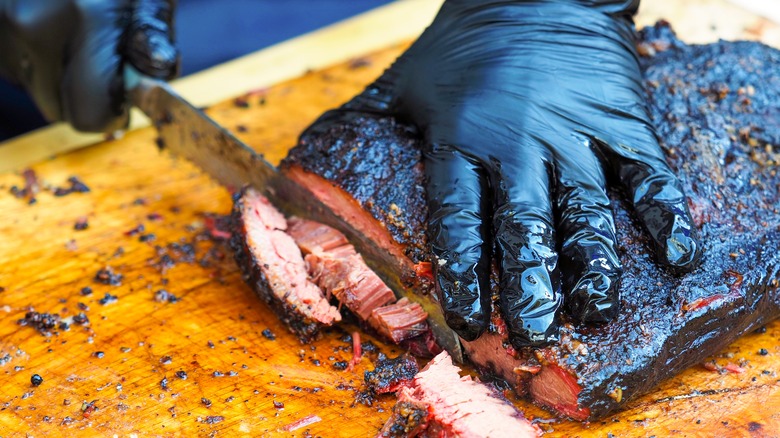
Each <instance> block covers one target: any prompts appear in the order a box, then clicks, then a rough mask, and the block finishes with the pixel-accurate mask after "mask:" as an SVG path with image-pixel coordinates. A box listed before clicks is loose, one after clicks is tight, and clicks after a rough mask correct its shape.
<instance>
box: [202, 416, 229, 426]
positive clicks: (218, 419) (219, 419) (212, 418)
mask: <svg viewBox="0 0 780 438" xmlns="http://www.w3.org/2000/svg"><path fill="white" fill-rule="evenodd" d="M223 421H225V417H223V416H222V415H209V416H208V417H206V418H204V419H203V423H206V424H217V423H221V422H223Z"/></svg>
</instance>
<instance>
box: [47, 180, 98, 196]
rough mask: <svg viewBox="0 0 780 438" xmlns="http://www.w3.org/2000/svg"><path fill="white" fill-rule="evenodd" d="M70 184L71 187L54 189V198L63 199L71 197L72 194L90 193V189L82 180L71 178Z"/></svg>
mask: <svg viewBox="0 0 780 438" xmlns="http://www.w3.org/2000/svg"><path fill="white" fill-rule="evenodd" d="M68 184H70V186H69V187H57V188H55V189H54V196H56V197H62V196H67V195H70V194H71V193H88V192H90V188H89V187H88V186H87V185H86V184H84V182H83V181H82V180H80V179H79V178H78V177H76V176H71V177H70V178H68Z"/></svg>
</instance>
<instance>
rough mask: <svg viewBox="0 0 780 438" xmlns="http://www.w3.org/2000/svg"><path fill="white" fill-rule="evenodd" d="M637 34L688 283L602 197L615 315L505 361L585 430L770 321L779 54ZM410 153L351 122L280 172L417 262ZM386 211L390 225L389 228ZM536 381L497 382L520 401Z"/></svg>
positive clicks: (395, 136)
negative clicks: (613, 247)
mask: <svg viewBox="0 0 780 438" xmlns="http://www.w3.org/2000/svg"><path fill="white" fill-rule="evenodd" d="M640 36H641V40H640V41H639V48H640V53H642V54H644V56H643V57H642V58H641V64H642V69H643V71H644V76H645V80H644V84H645V88H646V91H647V96H648V103H649V109H650V112H651V115H652V117H653V121H654V123H655V125H656V127H657V130H658V134H659V137H660V140H661V144H662V146H663V148H664V149H665V151H666V153H667V157H668V161H669V163H670V164H671V166H672V168H673V169H674V170H675V171H676V172H677V174H678V175H679V177H680V179H681V181H682V183H683V185H684V187H685V189H686V192H687V194H688V195H689V197H690V208H691V212H692V214H693V216H694V220H695V222H696V224H697V226H698V227H699V231H700V236H701V239H702V241H703V242H704V247H705V251H704V252H705V255H704V260H703V262H702V264H701V266H700V267H699V268H697V269H696V270H695V271H694V272H692V273H690V274H688V275H684V276H675V275H672V274H671V273H669V272H667V271H666V270H664V269H663V268H661V267H660V266H658V265H657V264H656V263H655V262H654V260H653V259H652V256H651V253H652V250H651V247H650V245H649V242H648V241H647V238H646V237H645V236H644V235H643V234H642V232H641V231H640V230H641V229H640V227H639V224H638V223H637V222H636V220H635V218H634V217H633V214H632V212H631V208H630V206H628V204H627V203H626V202H625V201H624V200H623V199H624V198H625V196H624V195H622V194H620V193H618V192H612V193H611V194H610V196H611V198H612V200H613V201H612V208H613V211H614V214H615V219H616V226H617V230H618V238H619V250H620V257H621V261H622V262H623V269H624V276H623V281H622V285H621V296H622V302H621V307H622V310H621V312H620V316H619V317H618V318H617V320H615V321H613V322H611V323H609V324H607V325H603V326H600V327H575V326H573V325H571V324H567V325H566V327H565V328H564V333H563V336H562V337H563V340H562V341H561V342H560V343H559V344H558V345H556V346H553V347H549V348H545V349H541V350H531V349H528V350H524V351H520V352H513V351H512V350H511V349H509V351H508V353H507V354H512V355H514V356H515V360H516V361H517V363H518V364H520V365H527V366H528V367H529V368H534V367H536V366H538V365H541V366H548V365H557V366H560V367H561V368H562V369H564V370H567V371H568V372H570V373H571V374H572V375H573V376H575V377H576V379H577V383H578V384H579V386H580V387H581V388H582V390H581V392H580V393H579V406H580V407H583V408H586V409H588V410H589V416H588V417H587V419H589V420H594V419H597V418H599V417H603V416H604V415H606V414H608V413H610V412H612V411H614V410H616V409H618V408H619V407H620V406H622V405H623V404H625V403H626V402H627V401H629V400H631V399H632V398H634V397H636V396H638V395H640V394H642V393H645V392H647V391H648V390H650V389H651V388H652V387H654V386H655V385H656V384H658V383H659V382H660V381H661V380H663V379H665V378H667V377H669V376H671V375H673V374H675V373H678V372H680V371H681V370H683V369H684V368H686V367H689V366H691V365H693V364H695V363H697V362H699V361H701V360H702V359H704V358H705V357H706V356H708V355H710V354H712V353H714V352H716V351H718V350H719V349H721V348H723V347H724V346H725V345H727V344H729V343H730V342H732V341H733V340H735V339H736V338H737V337H739V336H740V335H742V334H744V333H746V332H749V331H751V330H754V329H756V328H759V327H760V326H762V325H764V324H766V323H767V322H769V321H771V320H773V319H775V318H777V317H778V316H780V292H778V281H779V280H780V251H779V250H778V249H780V210H778V209H779V208H780V177H778V174H777V172H778V170H780V166H779V165H778V163H779V162H780V52H778V51H777V50H774V49H772V48H769V47H767V46H765V45H762V44H759V43H751V42H734V43H729V42H719V43H716V44H710V45H704V46H687V45H685V44H683V43H682V42H680V41H679V40H677V39H676V37H675V36H674V35H673V33H672V32H671V30H670V29H669V28H668V26H667V25H665V24H661V25H657V26H655V27H653V28H648V29H645V30H644V31H643V32H642V33H641V35H640ZM418 147H419V139H418V137H417V136H416V134H415V132H414V131H413V130H411V129H405V128H404V127H403V126H402V125H401V124H400V123H397V122H395V121H392V120H389V119H371V118H362V119H356V120H353V121H351V122H348V123H345V125H343V126H340V127H335V128H333V129H331V130H330V131H328V132H327V133H325V134H323V135H321V136H319V137H317V138H303V139H302V142H301V144H300V145H299V146H297V147H296V148H295V149H293V150H292V151H291V153H290V156H289V157H288V158H287V159H286V160H285V164H286V165H300V166H302V167H303V168H304V169H306V170H307V171H310V172H314V173H316V174H318V175H321V176H323V177H324V178H325V179H327V180H328V181H331V182H332V183H333V184H335V185H336V186H337V187H340V188H342V189H343V190H345V191H346V192H348V193H350V194H352V195H353V196H354V197H355V198H356V199H357V200H358V202H360V204H361V205H362V206H363V208H365V209H366V210H368V211H369V212H370V213H371V214H372V215H373V216H374V217H375V218H376V219H377V221H379V222H380V223H382V224H385V226H387V227H388V229H391V230H392V233H393V237H394V238H395V239H396V241H397V242H398V243H400V244H402V245H404V246H405V247H406V248H408V254H410V256H411V257H412V258H413V259H414V261H415V262H419V261H426V260H428V253H427V248H426V246H425V237H424V236H425V214H426V211H427V210H426V208H425V202H424V193H423V190H422V179H421V178H422V171H421V169H420V162H419V160H420V154H419V150H418V149H417V148H418ZM392 204H395V205H397V206H398V207H400V216H399V217H400V218H401V223H402V224H403V226H402V227H398V226H396V225H395V224H394V222H393V221H391V220H390V219H389V216H388V214H389V212H391V211H392V207H391V206H392ZM238 243H239V244H240V242H238ZM255 275H256V274H255ZM425 299H431V297H430V295H428V296H427V297H426V298H425ZM427 310H429V312H430V307H429V308H427ZM281 314H283V315H285V314H289V312H281ZM497 330H498V326H496V325H494V333H492V334H487V335H485V336H500V335H499V334H498V333H497ZM507 345H508V344H507ZM502 354H503V353H502ZM471 359H472V361H473V362H475V363H477V364H478V365H485V366H487V365H489V363H490V362H492V361H493V359H495V358H491V357H472V358H471ZM535 375H536V374H534V373H522V372H521V373H520V377H518V376H512V375H506V374H505V375H504V378H507V379H509V380H510V383H511V384H513V386H515V387H516V389H517V390H518V391H519V392H521V393H523V392H525V391H526V388H527V387H528V385H527V384H528V382H529V381H530V379H533V378H534V376H535Z"/></svg>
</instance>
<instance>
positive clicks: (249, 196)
mask: <svg viewBox="0 0 780 438" xmlns="http://www.w3.org/2000/svg"><path fill="white" fill-rule="evenodd" d="M232 224H233V227H234V230H233V233H232V234H233V235H232V238H231V246H232V247H233V249H234V252H235V257H236V261H237V262H238V264H239V266H240V267H241V269H242V271H243V274H244V277H245V280H246V281H247V283H249V284H250V286H252V287H253V288H254V289H255V291H256V292H257V293H258V294H259V295H260V296H261V297H262V298H263V299H265V301H266V302H268V303H269V304H270V305H271V307H272V308H273V309H274V310H275V311H276V313H277V314H278V315H279V316H280V318H281V319H282V321H283V322H284V323H285V324H287V326H288V327H289V328H290V330H291V331H292V332H293V333H295V334H297V335H298V337H299V338H300V339H301V340H302V341H303V342H307V341H309V340H311V339H312V338H313V337H314V336H316V334H317V332H318V330H319V328H320V327H322V326H328V325H332V324H334V323H335V322H338V321H340V320H341V313H340V312H339V309H337V308H336V307H334V306H331V305H330V303H329V300H330V298H331V297H334V298H335V299H337V300H338V301H339V302H340V303H342V304H344V305H345V306H346V307H347V308H348V309H349V310H350V311H351V312H352V313H353V314H354V315H355V316H357V318H358V319H359V320H360V321H361V322H362V323H364V324H366V325H368V326H370V327H371V328H373V329H374V330H375V331H376V332H377V333H379V334H380V335H382V336H384V337H385V338H386V339H387V340H389V341H392V342H394V343H396V344H401V345H402V346H404V347H405V348H407V349H409V350H410V351H412V352H414V353H415V354H417V355H421V356H428V357H431V356H433V355H434V354H436V353H438V352H439V351H441V350H440V349H439V348H438V346H437V345H436V344H435V342H433V339H432V334H431V333H430V327H429V326H428V323H427V321H426V320H427V318H428V314H427V313H426V312H425V311H423V310H422V307H421V306H420V305H419V304H417V303H411V302H409V300H407V299H401V300H400V301H397V302H396V297H395V294H393V291H392V290H390V288H388V287H387V285H386V284H385V283H384V282H383V281H382V279H380V278H379V276H377V275H376V274H375V273H374V272H373V271H372V270H371V269H370V268H369V267H368V266H367V265H366V264H365V262H364V261H363V258H362V257H361V256H360V255H359V254H358V253H357V252H356V251H355V248H354V247H353V246H352V245H351V244H350V243H349V242H347V239H346V238H345V237H344V235H343V234H341V233H340V232H339V231H337V230H335V229H334V228H331V227H329V226H327V225H323V224H320V223H317V222H314V221H309V220H305V219H300V218H291V219H289V220H287V219H285V217H284V216H283V215H282V213H281V212H279V211H278V210H277V209H276V208H275V207H274V206H273V205H271V204H270V202H269V201H268V199H267V198H265V197H264V196H262V195H260V194H259V193H257V192H256V191H255V190H253V189H245V190H243V191H242V192H240V193H239V194H238V195H237V196H236V198H235V204H234V208H233V214H232ZM302 253H303V254H305V257H304V256H303V255H302Z"/></svg>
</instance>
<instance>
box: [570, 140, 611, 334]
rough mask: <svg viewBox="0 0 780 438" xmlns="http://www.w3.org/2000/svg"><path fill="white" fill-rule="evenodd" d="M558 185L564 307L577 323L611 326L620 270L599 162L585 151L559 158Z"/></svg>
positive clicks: (602, 173) (608, 204)
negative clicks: (599, 323) (604, 323)
mask: <svg viewBox="0 0 780 438" xmlns="http://www.w3.org/2000/svg"><path fill="white" fill-rule="evenodd" d="M573 146H574V147H577V146H576V145H573ZM581 147H582V148H586V147H587V146H581ZM565 150H566V149H564V151H565ZM575 157H576V158H575ZM556 180H557V184H556V194H555V196H556V207H557V212H558V228H557V231H558V233H559V236H560V239H561V250H560V257H561V273H562V277H563V290H564V296H565V299H564V302H565V304H566V307H567V309H568V311H569V312H570V313H571V315H572V316H573V317H574V318H576V319H577V320H579V321H582V322H607V321H611V320H612V319H614V318H615V317H616V316H617V314H618V310H619V303H620V301H619V299H620V297H619V282H620V275H621V274H622V267H621V265H620V259H619V258H618V255H617V238H616V237H615V222H614V219H613V217H612V211H611V209H610V203H609V198H608V197H607V193H606V178H605V176H604V171H603V169H602V167H601V163H599V161H598V159H597V157H596V156H595V155H594V154H593V153H590V152H589V151H587V150H586V151H585V153H577V154H570V155H566V154H561V156H560V157H559V158H558V159H557V161H556Z"/></svg>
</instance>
